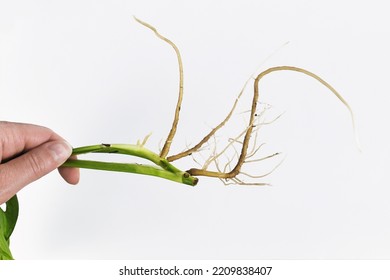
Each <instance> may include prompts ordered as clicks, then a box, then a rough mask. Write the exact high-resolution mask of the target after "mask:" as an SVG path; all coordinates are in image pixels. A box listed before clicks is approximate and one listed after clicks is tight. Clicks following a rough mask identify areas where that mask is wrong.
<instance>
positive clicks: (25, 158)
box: [0, 121, 80, 205]
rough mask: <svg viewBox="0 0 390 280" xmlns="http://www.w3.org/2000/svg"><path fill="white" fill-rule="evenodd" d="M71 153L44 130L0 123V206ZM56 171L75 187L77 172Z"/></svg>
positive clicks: (78, 176)
mask: <svg viewBox="0 0 390 280" xmlns="http://www.w3.org/2000/svg"><path fill="white" fill-rule="evenodd" d="M71 153H72V147H71V146H70V145H69V144H68V143H67V142H66V141H65V140H64V139H63V138H62V137H60V136H59V135H57V134H56V133H54V132H53V131H51V130H50V129H48V128H46V127H42V126H37V125H32V124H22V123H11V122H2V121H0V205H1V204H3V203H4V202H6V201H7V200H8V199H10V198H11V197H12V196H13V195H14V194H16V193H17V192H18V191H20V190H21V189H22V188H23V187H25V186H26V185H28V184H30V183H32V182H34V181H35V180H37V179H39V178H41V177H42V176H44V175H46V174H48V173H49V172H51V171H53V170H54V169H56V168H58V167H59V166H61V165H62V164H63V163H64V162H65V161H66V160H67V159H68V158H69V156H70V155H71ZM58 171H59V173H60V174H61V176H62V177H63V178H64V179H65V181H66V182H68V183H69V184H73V185H75V184H77V183H78V181H79V178H80V173H79V170H78V169H76V168H65V167H62V168H61V167H60V168H58Z"/></svg>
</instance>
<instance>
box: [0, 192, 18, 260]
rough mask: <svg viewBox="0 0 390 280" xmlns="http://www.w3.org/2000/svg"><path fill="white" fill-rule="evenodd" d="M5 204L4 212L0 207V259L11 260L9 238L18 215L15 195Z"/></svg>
mask: <svg viewBox="0 0 390 280" xmlns="http://www.w3.org/2000/svg"><path fill="white" fill-rule="evenodd" d="M6 206H7V208H6V211H5V212H4V211H3V209H1V208H0V260H13V257H12V253H11V250H10V248H9V243H10V241H9V238H10V237H11V234H12V232H13V230H14V228H15V225H16V221H17V220H18V215H19V203H18V198H17V197H16V195H15V196H13V197H12V198H11V199H10V200H8V201H7V203H6Z"/></svg>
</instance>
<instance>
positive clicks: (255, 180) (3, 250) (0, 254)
mask: <svg viewBox="0 0 390 280" xmlns="http://www.w3.org/2000/svg"><path fill="white" fill-rule="evenodd" d="M135 20H136V21H137V22H138V23H140V24H141V25H143V26H144V27H146V28H148V29H150V30H151V31H153V32H154V34H155V35H156V36H157V37H158V38H160V39H161V40H162V41H164V42H166V43H167V44H169V45H170V46H171V47H172V48H173V49H174V51H175V53H176V57H177V61H178V68H179V85H178V99H177V103H176V107H175V110H174V116H173V122H172V125H171V129H170V131H169V133H168V135H167V137H166V140H165V142H164V145H163V147H162V149H161V151H160V152H159V153H157V152H153V151H151V150H149V149H148V148H146V143H147V140H148V137H149V136H147V137H145V138H144V139H143V140H142V141H138V143H136V144H115V143H114V144H107V143H103V144H95V145H88V146H82V147H77V148H74V149H73V153H72V157H71V158H69V159H68V160H67V161H66V162H65V163H64V164H63V167H76V168H86V169H95V170H105V171H116V172H127V173H135V174H141V175H148V176H155V177H159V178H162V179H166V180H170V181H174V182H177V183H182V184H185V185H189V186H195V185H196V184H197V183H198V181H199V179H198V177H202V176H205V177H213V178H218V179H219V180H221V181H222V182H223V183H224V184H226V185H231V184H234V185H253V186H264V185H268V184H267V183H265V182H262V181H259V179H260V178H263V177H265V176H266V175H268V174H269V173H271V172H272V171H273V170H271V171H270V172H268V173H266V174H249V173H246V172H244V171H243V166H245V165H247V164H251V163H257V162H260V161H263V160H266V159H269V158H272V157H276V156H278V155H279V153H274V154H271V155H267V156H263V157H258V156H257V155H258V152H259V151H260V149H261V147H262V144H259V143H258V130H259V127H261V126H262V125H264V124H266V123H265V122H264V120H263V118H262V117H263V115H264V113H265V109H263V110H260V109H259V108H258V107H259V106H258V105H259V102H260V100H259V84H260V80H261V79H262V78H263V77H264V76H266V75H268V74H271V73H273V72H278V71H293V72H298V73H301V74H303V75H306V76H309V77H311V78H313V79H315V80H317V81H318V82H319V83H321V84H322V85H323V86H325V87H326V88H328V89H329V91H330V92H331V93H333V95H334V96H335V97H336V98H338V99H339V100H340V102H341V103H342V104H343V105H344V106H345V107H346V108H347V110H348V111H349V113H350V115H351V119H352V125H353V127H354V129H355V124H354V116H353V112H352V110H351V108H350V106H349V104H348V103H347V101H346V100H345V99H344V98H343V97H342V96H341V95H340V94H339V93H338V92H337V91H336V90H335V89H334V88H333V87H332V86H331V85H330V84H329V83H327V82H326V81H325V80H323V79H322V78H320V77H319V76H317V75H316V74H314V73H312V72H310V71H308V70H306V69H303V68H299V67H295V66H285V65H284V66H275V67H271V68H268V69H266V70H264V71H262V72H261V73H259V74H258V75H256V76H255V77H253V80H254V84H253V97H252V102H251V106H250V108H249V119H248V122H247V123H246V125H245V126H244V127H243V128H242V130H241V132H240V133H239V134H238V135H237V136H235V137H233V138H231V139H229V141H228V143H227V144H226V146H224V147H222V149H217V148H216V147H214V149H212V151H211V153H210V154H209V156H208V157H207V158H206V159H205V160H204V162H203V164H201V166H200V167H196V168H195V167H187V168H184V169H182V168H179V167H178V165H176V163H175V164H173V162H174V161H177V160H179V159H182V158H184V157H188V156H193V155H194V154H196V153H198V152H200V151H201V149H202V148H204V146H205V145H208V144H210V142H212V140H213V139H214V138H215V135H216V133H217V132H218V131H219V130H220V129H221V128H222V127H224V126H225V125H226V124H227V123H228V122H229V120H230V119H231V117H232V115H233V113H234V112H235V109H236V108H237V104H238V102H239V101H240V98H241V96H242V95H243V94H244V88H245V87H246V85H247V84H248V83H249V81H251V79H252V77H251V78H250V79H248V80H247V81H246V83H245V85H244V88H243V89H242V90H241V92H240V93H239V94H238V96H237V98H236V99H235V101H234V102H233V104H232V107H231V109H230V111H229V112H228V114H227V115H226V116H225V117H224V118H223V119H222V120H221V122H220V123H218V124H217V125H216V126H215V127H214V128H213V129H211V130H210V132H209V133H207V134H206V135H204V136H203V137H200V140H199V142H198V143H197V144H195V145H193V146H191V147H188V148H187V149H185V150H184V151H182V152H180V153H178V154H171V153H170V150H171V145H172V144H173V143H174V138H175V135H176V132H177V128H178V123H179V120H180V111H181V109H182V101H183V96H184V82H183V81H184V80H183V72H184V71H183V63H182V58H181V54H180V51H179V49H178V47H177V46H176V45H175V44H174V43H173V42H172V41H170V40H169V39H168V38H166V37H164V36H162V35H161V34H160V33H159V32H158V31H157V30H156V28H154V27H153V26H152V25H150V24H148V23H146V22H144V21H141V20H139V19H137V18H135ZM355 135H356V133H355ZM227 151H233V155H232V156H230V157H229V158H228V160H227V161H225V162H224V163H222V160H221V158H222V157H224V156H226V154H227ZM91 153H99V154H114V153H115V154H120V155H123V156H131V157H137V158H140V159H143V160H146V161H148V164H140V163H123V162H106V161H96V160H88V159H80V158H77V157H79V156H84V155H87V154H91ZM76 156H77V157H76ZM17 217H18V200H17V197H16V195H15V196H14V197H13V198H12V199H10V200H9V201H8V202H7V203H6V210H5V211H4V210H2V209H0V259H12V258H13V256H12V254H11V251H10V249H9V244H10V236H11V234H12V232H13V229H14V227H15V225H16V221H17Z"/></svg>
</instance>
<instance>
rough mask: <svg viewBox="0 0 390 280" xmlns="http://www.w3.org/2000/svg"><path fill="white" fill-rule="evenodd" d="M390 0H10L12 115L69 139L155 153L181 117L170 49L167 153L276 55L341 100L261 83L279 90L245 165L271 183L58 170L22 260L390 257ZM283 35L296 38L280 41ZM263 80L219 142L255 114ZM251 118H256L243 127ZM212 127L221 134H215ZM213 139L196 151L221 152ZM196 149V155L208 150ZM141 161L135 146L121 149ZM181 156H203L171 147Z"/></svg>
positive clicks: (37, 208)
mask: <svg viewBox="0 0 390 280" xmlns="http://www.w3.org/2000/svg"><path fill="white" fill-rule="evenodd" d="M387 6H388V3H387V2H386V1H369V2H367V1H308V0H307V1H306V0H297V1H280V0H276V1H262V0H261V1H248V0H244V1H203V0H198V1H125V0H116V1H103V0H94V1H92V0H91V1H86V0H83V1H74V0H70V1H49V0H47V1H43V0H37V1H6V0H1V1H0V97H1V99H0V119H1V120H8V121H15V122H28V123H35V124H40V125H44V126H47V127H50V128H51V129H53V130H54V131H56V132H57V133H59V134H60V135H62V136H63V137H64V138H66V139H67V140H68V141H69V142H70V143H71V144H72V145H73V146H75V147H76V146H82V145H91V144H98V143H136V141H137V140H138V139H142V138H143V137H144V136H146V135H147V134H149V133H150V132H152V136H151V138H150V140H149V141H148V143H147V144H146V146H147V148H149V149H151V150H153V151H156V152H158V150H159V147H161V142H162V141H164V139H165V137H166V135H167V133H168V131H169V128H170V125H171V122H172V117H173V110H174V107H175V102H176V99H177V89H178V70H177V61H176V57H175V54H174V52H173V49H172V48H171V47H169V46H168V45H167V44H166V43H164V42H162V41H161V40H159V39H158V38H157V37H156V36H154V34H153V33H152V32H151V31H150V30H148V29H146V28H144V27H142V26H141V25H139V24H138V23H136V22H135V21H134V19H133V15H135V16H137V17H139V18H140V19H142V20H144V21H147V22H149V23H150V24H152V25H154V26H155V27H157V28H158V30H159V31H160V32H161V33H162V34H163V35H165V36H167V37H168V38H170V39H171V40H172V41H174V42H175V43H176V44H177V46H178V47H179V48H180V50H181V53H182V57H183V62H184V75H185V85H184V89H185V96H184V101H183V106H182V115H181V122H180V125H179V128H178V134H177V137H176V138H175V140H174V143H173V146H172V152H178V151H181V150H183V149H184V148H185V147H186V146H188V145H191V144H195V143H196V142H197V141H199V140H200V139H201V138H202V137H203V136H204V134H205V133H207V132H208V131H209V130H210V129H211V128H212V127H214V126H215V125H216V124H217V123H218V122H219V121H221V120H222V118H223V117H224V116H225V115H226V113H227V112H228V110H229V108H230V106H231V105H232V103H233V101H234V99H235V98H236V96H237V94H238V93H239V91H240V90H241V88H242V87H243V85H244V83H245V81H246V80H247V79H248V78H249V77H250V76H251V75H252V74H257V73H259V71H261V70H264V69H266V68H267V67H270V66H275V65H293V66H298V67H303V68H306V69H308V70H310V71H313V72H315V73H316V74H318V75H320V76H321V77H323V78H324V79H325V80H327V81H328V82H329V83H330V84H332V85H333V86H334V87H335V88H336V89H337V90H338V91H339V92H340V93H341V94H342V95H343V96H344V97H345V99H346V100H348V102H349V103H350V105H351V107H352V108H353V110H354V112H355V115H356V120H357V128H358V131H359V136H360V140H361V143H362V152H359V151H358V149H357V148H356V146H355V143H354V136H353V131H352V126H351V120H350V117H349V114H348V112H347V110H346V109H345V108H344V107H343V105H342V104H341V103H340V102H339V101H338V100H337V98H335V97H334V96H333V95H332V94H331V93H330V92H329V91H328V90H327V89H326V88H324V87H323V86H322V85H321V84H319V83H318V82H316V81H314V80H313V79H311V78H309V77H305V76H304V75H302V74H299V73H290V72H278V73H274V74H272V75H270V76H268V77H266V78H265V79H264V80H263V81H262V82H261V102H262V103H266V104H271V105H272V109H271V110H270V117H268V120H270V119H272V115H273V116H276V115H278V114H282V117H281V118H280V119H278V120H277V121H276V122H274V123H273V124H271V125H267V126H264V127H263V128H261V130H260V133H259V143H263V142H264V143H266V145H265V146H264V147H265V148H264V149H261V150H260V151H259V157H261V156H266V155H269V154H271V153H273V152H282V156H281V157H279V158H277V159H274V160H269V161H261V162H258V163H256V164H252V165H251V166H250V168H251V172H252V173H253V174H261V173H265V172H267V171H269V170H271V169H272V168H273V167H274V166H275V164H277V163H278V162H280V160H282V159H284V161H283V163H282V164H281V166H280V167H279V168H278V169H277V170H275V171H274V172H273V173H272V174H271V175H270V176H267V177H265V178H261V179H259V181H260V182H267V183H270V184H272V186H267V187H246V186H245V187H244V186H224V185H223V184H222V182H220V181H219V180H216V179H210V178H200V179H201V180H200V182H199V184H198V186H196V187H194V188H192V187H189V186H185V185H180V184H177V183H174V182H170V181H165V180H162V179H159V178H153V177H147V176H141V175H134V174H121V173H112V172H103V171H91V170H81V175H82V176H81V181H80V183H79V185H77V186H69V185H67V184H66V183H65V182H64V181H62V180H61V178H60V176H59V175H58V174H57V172H53V173H51V174H49V175H48V176H46V177H44V178H42V179H41V180H38V181H37V182H35V183H33V184H31V185H30V186H28V187H27V188H25V189H24V190H22V191H21V192H20V193H19V199H20V218H19V221H18V224H17V227H16V230H15V233H14V235H13V236H12V244H11V245H12V246H11V248H12V250H13V254H14V257H15V258H17V259H262V258H266V259H367V258H368V259H384V258H389V257H390V203H389V197H390V189H389V188H390V184H389V182H390V180H389V176H388V165H389V164H388V159H389V156H390V149H389V143H390V135H389V133H388V127H389V125H388V120H389V117H390V112H389V110H388V107H389V101H390V98H389V88H390V86H389V83H388V80H389V77H388V69H387V65H389V63H390V54H389V49H390V40H389V38H390V32H389V28H388V26H390V19H389V17H388V7H387ZM286 43H288V44H286ZM252 92H253V81H252V80H251V81H250V83H249V85H248V86H247V89H246V92H245V97H244V98H243V100H242V103H240V106H241V107H240V108H239V109H238V110H237V111H236V113H235V115H234V120H233V122H232V123H231V124H230V125H228V126H227V127H226V128H225V129H224V130H223V131H221V132H220V133H219V134H218V136H217V138H216V142H217V146H218V145H219V146H218V147H219V148H222V147H223V143H224V142H223V141H226V139H228V138H229V137H235V136H236V135H237V132H238V131H240V130H242V129H243V128H244V127H245V123H244V121H245V119H247V117H248V114H247V112H246V110H248V109H249V108H250V98H251V93H252ZM240 124H241V125H244V126H240ZM211 144H213V143H211ZM211 144H210V146H207V147H206V148H205V149H204V150H203V151H202V154H204V156H207V153H210V152H211V151H212V148H211V147H212V145H211ZM198 159H202V158H201V157H198ZM118 160H128V161H130V162H132V161H137V159H134V158H131V159H126V158H125V159H123V158H120V159H118ZM175 164H176V165H177V166H178V167H179V168H181V169H183V170H186V169H188V168H191V167H195V166H197V163H195V162H194V161H192V159H184V160H183V161H178V162H177V163H175Z"/></svg>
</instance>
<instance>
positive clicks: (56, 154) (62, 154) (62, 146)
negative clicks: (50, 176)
mask: <svg viewBox="0 0 390 280" xmlns="http://www.w3.org/2000/svg"><path fill="white" fill-rule="evenodd" d="M49 149H50V150H51V151H52V152H53V158H54V160H55V161H56V162H58V163H61V164H62V163H64V162H65V161H66V160H67V159H68V158H69V157H70V155H71V154H72V146H71V145H70V144H69V143H68V142H66V141H63V142H56V143H53V144H51V145H50V146H49Z"/></svg>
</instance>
